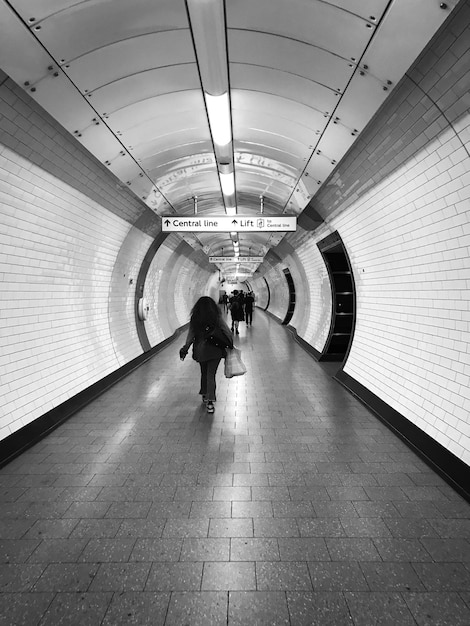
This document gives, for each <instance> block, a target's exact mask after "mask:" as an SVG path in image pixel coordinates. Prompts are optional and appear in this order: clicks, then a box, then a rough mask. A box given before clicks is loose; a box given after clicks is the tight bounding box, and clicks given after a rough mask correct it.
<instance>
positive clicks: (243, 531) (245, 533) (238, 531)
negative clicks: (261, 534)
mask: <svg viewBox="0 0 470 626" xmlns="http://www.w3.org/2000/svg"><path fill="white" fill-rule="evenodd" d="M209 537H253V520H252V519H251V518H243V517H241V518H236V519H227V518H222V519H216V518H212V519H211V520H210V525H209Z"/></svg>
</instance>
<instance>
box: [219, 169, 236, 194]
mask: <svg viewBox="0 0 470 626" xmlns="http://www.w3.org/2000/svg"><path fill="white" fill-rule="evenodd" d="M219 177H220V185H221V187H222V193H223V194H224V196H233V194H234V193H235V177H234V175H233V172H232V173H231V174H222V173H221V172H219Z"/></svg>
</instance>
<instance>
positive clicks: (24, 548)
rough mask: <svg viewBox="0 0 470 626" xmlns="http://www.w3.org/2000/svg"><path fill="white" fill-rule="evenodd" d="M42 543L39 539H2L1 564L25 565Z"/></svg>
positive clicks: (0, 545)
mask: <svg viewBox="0 0 470 626" xmlns="http://www.w3.org/2000/svg"><path fill="white" fill-rule="evenodd" d="M40 543H41V541H40V540H39V539H0V563H25V562H26V561H27V560H28V559H29V557H30V556H31V554H32V553H33V552H34V551H35V550H36V548H37V547H38V546H39V544H40Z"/></svg>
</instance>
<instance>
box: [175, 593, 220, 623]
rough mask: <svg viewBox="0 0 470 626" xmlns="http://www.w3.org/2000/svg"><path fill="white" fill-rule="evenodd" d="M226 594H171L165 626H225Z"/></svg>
mask: <svg viewBox="0 0 470 626" xmlns="http://www.w3.org/2000/svg"><path fill="white" fill-rule="evenodd" d="M227 602H228V596H227V592H221V591H201V592H175V593H172V594H171V600H170V605H169V607H168V614H167V619H166V622H165V626H182V624H191V626H207V625H208V624H210V625H211V626H212V625H213V626H226V624H227Z"/></svg>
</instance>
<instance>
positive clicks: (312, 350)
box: [286, 326, 322, 361]
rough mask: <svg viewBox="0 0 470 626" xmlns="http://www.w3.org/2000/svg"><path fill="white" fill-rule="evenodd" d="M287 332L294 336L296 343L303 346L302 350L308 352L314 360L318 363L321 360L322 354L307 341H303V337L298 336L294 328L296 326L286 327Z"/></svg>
mask: <svg viewBox="0 0 470 626" xmlns="http://www.w3.org/2000/svg"><path fill="white" fill-rule="evenodd" d="M286 328H287V330H288V331H289V332H290V333H291V334H292V335H293V337H294V339H295V341H296V342H297V343H298V344H299V345H301V346H302V348H303V349H304V350H305V352H308V353H309V354H310V355H311V356H313V358H314V359H316V360H317V361H318V360H319V359H320V357H321V354H322V353H321V352H319V351H318V350H316V349H315V348H314V347H313V346H312V345H310V344H309V343H308V342H307V341H305V339H302V337H299V335H298V334H297V329H296V328H294V326H287V327H286Z"/></svg>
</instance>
